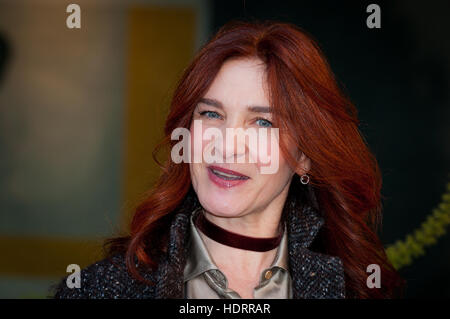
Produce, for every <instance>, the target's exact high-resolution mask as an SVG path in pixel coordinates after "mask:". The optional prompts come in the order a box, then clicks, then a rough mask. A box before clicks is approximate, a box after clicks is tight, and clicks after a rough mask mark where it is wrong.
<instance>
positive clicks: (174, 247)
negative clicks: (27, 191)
mask: <svg viewBox="0 0 450 319" xmlns="http://www.w3.org/2000/svg"><path fill="white" fill-rule="evenodd" d="M190 196H192V195H190ZM290 198H291V199H289V200H288V201H287V202H286V204H285V207H284V210H283V216H285V218H286V222H287V230H288V247H289V268H290V274H291V277H292V291H293V298H294V299H300V298H302V299H316V298H321V299H323V298H330V299H331V298H333V299H335V298H345V281H344V268H343V264H342V261H341V259H340V258H338V257H335V256H330V255H325V254H322V253H318V252H314V251H312V250H310V249H309V247H310V245H311V243H312V242H313V240H314V238H315V237H316V235H317V233H318V231H319V229H320V228H321V227H322V225H323V224H324V219H323V217H322V216H321V215H320V213H319V211H318V210H317V209H315V208H313V206H312V205H307V204H303V205H301V208H300V206H299V205H298V203H297V201H296V200H292V196H290ZM197 201H198V200H197ZM197 205H198V202H197ZM194 209H195V207H194V206H192V205H185V206H184V207H182V208H181V209H179V210H178V211H177V212H176V213H175V214H174V215H173V218H172V220H171V223H170V230H169V242H168V248H167V253H166V254H164V256H163V258H161V260H160V262H159V263H158V267H157V268H156V269H155V270H154V271H140V273H141V274H142V275H143V277H144V278H146V279H149V280H151V281H152V282H154V284H153V285H147V284H145V283H143V282H141V281H138V280H136V279H135V278H134V277H132V276H131V275H130V274H129V272H128V271H127V269H126V266H125V260H124V257H123V255H121V254H116V255H113V256H112V257H109V258H106V259H103V260H101V261H99V262H97V263H95V264H92V265H90V266H88V267H87V268H85V269H83V270H82V271H81V287H80V288H72V289H70V288H68V287H67V285H66V278H67V277H66V278H64V279H63V280H62V281H61V282H60V283H59V284H58V285H56V286H54V287H53V288H52V289H51V290H50V294H51V295H52V296H54V297H55V298H127V299H141V298H151V299H168V298H171V299H182V298H186V297H185V296H184V282H183V271H184V267H185V265H186V260H187V258H186V257H187V253H188V247H186V246H187V245H186V243H187V242H188V239H189V237H188V236H190V232H189V221H190V219H189V218H190V215H191V214H192V212H193V210H194ZM136 265H137V266H138V269H140V268H139V265H138V263H136Z"/></svg>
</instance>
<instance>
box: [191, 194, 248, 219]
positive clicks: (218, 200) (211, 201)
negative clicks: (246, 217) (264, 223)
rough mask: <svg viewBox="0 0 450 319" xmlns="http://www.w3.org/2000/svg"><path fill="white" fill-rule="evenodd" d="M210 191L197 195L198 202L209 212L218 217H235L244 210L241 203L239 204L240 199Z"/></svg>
mask: <svg viewBox="0 0 450 319" xmlns="http://www.w3.org/2000/svg"><path fill="white" fill-rule="evenodd" d="M210 193H211V192H209V194H208V195H205V196H201V194H200V195H199V196H198V198H199V201H200V204H201V205H202V207H203V208H204V209H205V210H206V211H208V212H209V213H211V214H213V215H215V216H220V217H236V216H240V215H241V213H242V212H244V211H245V208H244V207H243V205H241V204H240V199H237V198H234V199H232V198H224V197H223V196H217V195H212V194H210ZM227 197H228V196H227Z"/></svg>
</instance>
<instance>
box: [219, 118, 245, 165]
mask: <svg viewBox="0 0 450 319" xmlns="http://www.w3.org/2000/svg"><path fill="white" fill-rule="evenodd" d="M221 131H222V137H223V140H222V145H221V146H222V150H220V149H219V150H218V151H219V152H220V151H222V154H221V156H222V160H223V162H224V163H245V162H246V158H247V153H248V152H249V149H248V143H247V138H246V132H245V131H246V130H245V128H244V126H243V125H242V123H240V122H239V121H234V122H231V121H230V122H228V123H225V124H224V125H223V127H222V128H221ZM219 148H220V145H219Z"/></svg>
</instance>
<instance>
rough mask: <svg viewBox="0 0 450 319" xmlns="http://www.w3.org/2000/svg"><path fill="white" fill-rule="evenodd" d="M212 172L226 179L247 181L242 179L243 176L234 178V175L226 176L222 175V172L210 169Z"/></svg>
mask: <svg viewBox="0 0 450 319" xmlns="http://www.w3.org/2000/svg"><path fill="white" fill-rule="evenodd" d="M212 171H213V173H214V174H216V175H220V176H223V177H226V178H228V179H247V178H246V177H243V176H236V175H232V174H227V173H224V172H219V171H216V170H215V169H212Z"/></svg>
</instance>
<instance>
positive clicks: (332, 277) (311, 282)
mask: <svg viewBox="0 0 450 319" xmlns="http://www.w3.org/2000/svg"><path fill="white" fill-rule="evenodd" d="M288 214H289V215H288V221H289V223H288V238H289V267H290V272H291V276H292V290H293V298H294V299H317V298H326V299H331V298H345V281H344V268H343V265H342V261H341V260H340V258H338V257H333V256H329V255H325V254H321V253H317V252H313V251H311V250H309V249H308V247H309V246H310V245H311V243H312V242H313V240H314V238H315V237H316V235H317V233H318V232H319V230H320V228H321V227H322V225H323V224H324V220H323V218H322V217H321V216H320V215H319V213H318V212H317V211H316V210H315V209H314V208H312V207H311V206H307V205H305V206H304V207H303V209H302V210H301V213H299V210H298V209H296V208H295V207H294V208H293V209H289V212H288Z"/></svg>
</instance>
